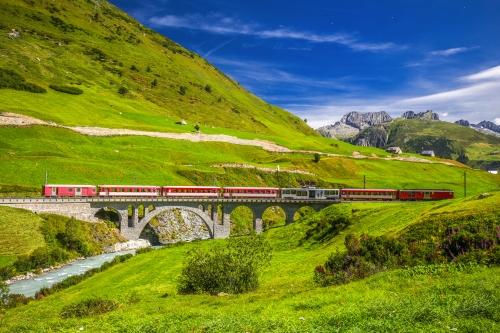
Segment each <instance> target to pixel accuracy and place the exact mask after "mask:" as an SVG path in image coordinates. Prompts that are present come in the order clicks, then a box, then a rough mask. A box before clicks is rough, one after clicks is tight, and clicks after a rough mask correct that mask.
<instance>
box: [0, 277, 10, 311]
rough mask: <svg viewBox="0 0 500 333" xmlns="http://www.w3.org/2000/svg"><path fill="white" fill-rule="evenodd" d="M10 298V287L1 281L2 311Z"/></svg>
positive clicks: (0, 305) (0, 300)
mask: <svg viewBox="0 0 500 333" xmlns="http://www.w3.org/2000/svg"><path fill="white" fill-rule="evenodd" d="M8 298H9V286H8V285H7V284H6V283H5V282H3V281H0V309H2V308H3V307H4V306H5V304H6V303H7V300H8Z"/></svg>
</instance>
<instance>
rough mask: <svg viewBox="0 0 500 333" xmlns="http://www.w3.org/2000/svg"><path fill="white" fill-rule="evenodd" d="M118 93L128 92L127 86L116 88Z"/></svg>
mask: <svg viewBox="0 0 500 333" xmlns="http://www.w3.org/2000/svg"><path fill="white" fill-rule="evenodd" d="M118 93H119V94H120V95H125V94H127V93H128V89H127V88H125V87H120V88H118Z"/></svg>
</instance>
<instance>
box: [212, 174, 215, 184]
mask: <svg viewBox="0 0 500 333" xmlns="http://www.w3.org/2000/svg"><path fill="white" fill-rule="evenodd" d="M212 181H213V183H214V186H215V175H212Z"/></svg>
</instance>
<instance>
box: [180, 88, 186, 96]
mask: <svg viewBox="0 0 500 333" xmlns="http://www.w3.org/2000/svg"><path fill="white" fill-rule="evenodd" d="M186 90H187V88H186V87H184V86H180V87H179V94H181V95H185V94H186Z"/></svg>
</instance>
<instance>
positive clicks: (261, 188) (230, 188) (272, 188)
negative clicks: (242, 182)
mask: <svg viewBox="0 0 500 333" xmlns="http://www.w3.org/2000/svg"><path fill="white" fill-rule="evenodd" d="M223 188H224V189H228V190H279V189H280V188H279V187H251V186H224V187H223Z"/></svg>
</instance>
